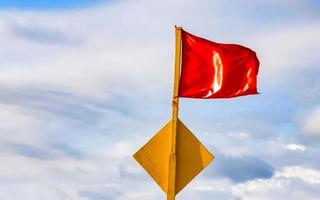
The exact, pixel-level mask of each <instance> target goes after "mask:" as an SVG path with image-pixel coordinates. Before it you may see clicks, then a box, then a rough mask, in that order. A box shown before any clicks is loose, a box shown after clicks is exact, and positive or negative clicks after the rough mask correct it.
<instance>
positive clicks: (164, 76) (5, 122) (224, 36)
mask: <svg viewBox="0 0 320 200" xmlns="http://www.w3.org/2000/svg"><path fill="white" fill-rule="evenodd" d="M174 25H180V26H182V27H183V28H184V29H185V30H186V31H188V32H190V33H192V34H195V35H198V36H201V37H204V38H206V39H209V40H213V41H216V42H221V43H236V44H241V45H244V46H247V47H250V48H251V49H253V50H254V51H255V52H256V53H257V55H258V57H259V59H260V70H259V75H258V88H259V92H260V94H259V95H254V96H244V97H239V98H234V99H223V100H195V99H181V100H180V114H179V117H180V119H181V120H182V121H183V122H184V123H185V124H186V125H187V126H188V128H189V129H190V130H191V131H192V132H193V133H194V134H195V135H196V136H197V137H198V138H199V140H200V141H202V142H203V144H204V145H205V146H206V147H207V148H208V149H209V150H210V151H211V152H212V153H213V154H215V156H216V159H215V160H214V161H213V162H212V163H211V164H210V166H209V167H208V168H206V169H205V170H204V171H203V172H202V173H201V174H200V175H199V176H197V177H196V178H195V179H194V180H193V181H192V182H191V183H190V184H189V185H188V186H187V187H186V188H185V189H184V190H183V191H182V192H181V193H179V194H178V195H177V200H182V199H183V200H198V199H204V200H212V199H215V200H282V199H292V200H301V199H308V200H316V199H319V196H320V157H319V153H320V123H319V122H320V101H319V99H320V76H319V74H320V67H319V65H320V57H319V54H320V45H319V44H320V4H319V1H316V0H304V1H301V0H274V1H272V0H261V1H254V0H243V1H231V0H227V1H222V0H214V1H212V0H170V1H155V0H136V1H129V0H122V1H115V0H112V1H103V0H100V1H99V0H97V1H87V0H82V1H73V0H72V1H60V0H59V1H49V0H44V1H32V0H25V1H16V0H13V1H12V0H11V1H0V44H1V48H0V110H1V112H0V163H1V164H0V199H4V200H6V199H11V200H42V199H46V200H102V199H104V200H138V199H139V200H140V199H150V200H161V199H165V194H164V193H163V192H162V191H161V189H160V188H159V187H158V186H157V185H156V183H154V181H153V180H152V179H151V178H150V177H149V176H148V175H147V174H146V173H145V171H144V170H143V169H142V168H141V167H140V166H139V165H138V164H137V163H136V161H134V159H133V158H132V155H133V154H134V153H135V152H136V151H137V150H138V149H139V148H140V147H141V146H142V145H144V144H145V143H146V142H147V141H148V140H149V139H150V138H151V137H152V136H153V135H154V134H155V133H156V132H157V131H158V130H159V129H160V128H161V127H162V126H163V125H165V124H166V123H167V121H168V120H169V119H170V118H171V97H172V88H173V65H174Z"/></svg>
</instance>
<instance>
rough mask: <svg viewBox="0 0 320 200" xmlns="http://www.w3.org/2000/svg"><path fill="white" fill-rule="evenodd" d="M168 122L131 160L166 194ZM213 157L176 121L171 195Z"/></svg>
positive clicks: (170, 128) (168, 149) (168, 152)
mask: <svg viewBox="0 0 320 200" xmlns="http://www.w3.org/2000/svg"><path fill="white" fill-rule="evenodd" d="M172 134H173V132H172V121H170V122H168V123H167V124H166V125H165V126H164V127H163V128H162V129H161V130H160V131H159V132H158V133H157V134H156V135H155V136H154V137H153V138H152V139H151V140H150V141H149V142H148V143H147V144H145V145H144V146H143V147H142V148H141V149H140V150H139V151H138V152H137V153H135V154H134V158H135V159H136V160H137V161H138V163H139V164H140V165H141V166H142V167H143V168H144V169H145V170H146V171H147V172H148V174H149V175H150V176H151V177H152V178H153V179H154V180H155V181H156V182H157V183H158V185H159V186H160V187H161V188H162V190H163V191H164V192H165V193H168V191H167V190H168V182H169V178H170V177H169V156H170V153H171V152H172V151H171V141H172ZM213 159H214V156H213V155H212V154H211V153H210V152H209V151H208V150H207V149H206V148H205V147H204V146H203V145H202V144H201V142H200V141H199V140H198V139H197V138H196V137H195V136H194V135H193V134H192V132H191V131H190V130H189V129H188V128H187V127H186V126H185V125H184V124H183V123H182V122H181V121H180V120H178V121H177V132H176V174H175V194H177V193H179V192H180V191H181V190H182V189H183V188H184V187H185V186H186V185H187V184H188V183H189V182H190V181H191V180H192V179H193V178H194V177H195V176H197V175H198V174H199V173H200V172H201V171H202V170H203V169H204V168H205V167H206V166H208V165H209V163H210V162H211V161H212V160H213Z"/></svg>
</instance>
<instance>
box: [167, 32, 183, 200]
mask: <svg viewBox="0 0 320 200" xmlns="http://www.w3.org/2000/svg"><path fill="white" fill-rule="evenodd" d="M175 30H176V34H175V35H176V46H175V65H174V87H173V99H172V138H171V140H172V141H171V151H170V157H169V179H168V191H167V200H175V195H176V165H177V154H176V150H177V146H176V141H177V123H178V110H179V96H178V92H179V79H180V60H181V30H182V28H181V27H177V26H175Z"/></svg>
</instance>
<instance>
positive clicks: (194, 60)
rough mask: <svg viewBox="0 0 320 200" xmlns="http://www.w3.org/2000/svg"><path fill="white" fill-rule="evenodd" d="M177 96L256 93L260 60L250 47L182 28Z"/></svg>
mask: <svg viewBox="0 0 320 200" xmlns="http://www.w3.org/2000/svg"><path fill="white" fill-rule="evenodd" d="M181 37H182V58H181V62H182V63H181V77H180V81H179V97H187V98H201V99H210V98H232V97H237V96H243V95H251V94H257V93H258V92H257V75H258V70H259V60H258V58H257V56H256V53H255V52H254V51H252V50H251V49H249V48H247V47H244V46H241V45H237V44H221V43H216V42H212V41H209V40H206V39H203V38H201V37H197V36H194V35H192V34H190V33H188V32H186V31H184V30H182V35H181Z"/></svg>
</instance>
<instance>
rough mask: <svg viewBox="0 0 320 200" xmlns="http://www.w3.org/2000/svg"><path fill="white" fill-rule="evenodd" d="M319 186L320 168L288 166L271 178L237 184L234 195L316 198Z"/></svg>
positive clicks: (264, 199)
mask: <svg viewBox="0 0 320 200" xmlns="http://www.w3.org/2000/svg"><path fill="white" fill-rule="evenodd" d="M300 186H302V187H300ZM319 186H320V171H319V170H316V169H312V168H307V167H303V166H288V167H285V168H283V169H282V170H280V171H278V172H277V173H275V175H274V176H273V177H272V178H271V179H266V180H260V179H258V180H253V181H249V182H246V183H243V184H238V185H235V186H234V187H233V195H234V196H235V197H237V198H238V199H245V200H251V199H255V200H267V199H285V198H286V199H293V200H298V199H308V200H309V199H310V200H316V199H317V198H318V195H319V194H320V192H319V190H318V189H316V188H319ZM289 191H290V192H289Z"/></svg>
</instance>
